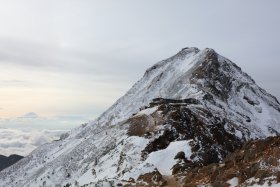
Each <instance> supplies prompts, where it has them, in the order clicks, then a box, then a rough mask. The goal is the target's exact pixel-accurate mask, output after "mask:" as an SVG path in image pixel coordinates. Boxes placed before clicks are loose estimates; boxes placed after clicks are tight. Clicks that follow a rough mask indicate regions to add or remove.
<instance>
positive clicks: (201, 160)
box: [0, 48, 280, 186]
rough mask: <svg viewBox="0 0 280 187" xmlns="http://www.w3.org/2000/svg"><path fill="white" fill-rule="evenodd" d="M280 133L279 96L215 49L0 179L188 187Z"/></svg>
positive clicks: (157, 72)
mask: <svg viewBox="0 0 280 187" xmlns="http://www.w3.org/2000/svg"><path fill="white" fill-rule="evenodd" d="M279 133H280V105H279V102H278V101H277V99H276V98H275V97H273V96H271V95H270V94H268V93H267V92H266V91H265V90H263V89H261V88H260V87H259V86H258V85H256V83H255V82H254V80H253V79H252V78H251V77H250V76H248V75H247V74H246V73H244V72H242V70H241V69H240V68H239V67H238V66H237V65H235V64H234V63H232V62H231V61H230V60H228V59H226V58H224V57H222V56H220V55H219V54H217V53H216V52H215V51H214V50H213V49H204V50H199V49H197V48H184V49H182V50H181V51H180V52H179V53H178V54H176V55H174V56H173V57H171V58H168V59H166V60H163V61H161V62H159V63H157V64H155V65H154V66H152V67H151V68H149V69H148V70H147V71H146V72H145V74H144V76H143V78H142V79H140V80H139V81H138V82H137V83H136V84H135V85H134V86H133V87H132V88H131V89H130V90H129V91H128V92H127V93H126V94H125V95H124V96H123V97H121V98H120V99H119V100H118V101H117V102H116V103H115V104H114V105H112V106H111V107H110V108H109V109H108V110H107V111H106V112H104V113H103V114H102V115H101V116H100V117H99V118H97V119H96V120H95V121H93V122H90V123H88V124H84V125H81V126H80V127H79V128H76V129H73V130H72V131H71V133H69V134H64V135H63V136H61V139H60V140H59V141H56V142H53V143H50V144H47V145H44V146H42V147H39V148H38V149H36V150H35V151H33V152H32V153H31V154H30V155H28V156H27V157H26V158H24V159H22V160H21V161H20V162H18V163H17V164H15V165H14V166H12V167H10V168H8V169H6V170H4V171H2V172H0V180H1V183H0V186H6V185H7V184H9V185H11V186H64V185H66V186H67V185H68V186H70V185H72V186H94V185H97V184H99V185H111V184H113V185H115V186H117V185H119V186H120V185H155V186H161V185H171V184H172V185H173V186H174V185H175V184H177V183H178V181H179V182H180V184H185V185H186V186H188V184H191V182H192V181H188V177H189V174H190V173H191V172H194V173H195V172H197V170H195V169H196V168H207V167H210V166H211V165H217V163H221V162H222V161H224V159H225V158H228V157H229V155H231V153H232V152H234V151H235V150H238V149H240V148H242V146H243V145H244V143H245V142H247V141H249V140H252V139H259V138H266V137H269V136H275V135H278V134H279ZM219 171H222V170H219ZM206 175H207V176H208V175H209V176H210V175H211V174H208V173H206V174H205V176H206ZM211 176H212V175H211ZM214 176H217V175H214ZM197 177H200V176H199V175H197ZM237 177H239V176H237ZM189 178H192V177H189ZM193 178H194V179H195V177H193ZM175 179H177V181H176V180H175ZM240 180H241V179H240ZM246 180H247V179H246ZM197 181H198V180H197ZM242 181H245V178H244V177H243V178H242ZM217 182H219V181H217ZM223 182H224V181H223ZM208 183H209V182H208ZM195 184H198V183H195ZM205 184H206V183H205ZM211 184H212V182H210V183H209V185H211ZM213 184H214V183H213ZM172 185H171V186H172Z"/></svg>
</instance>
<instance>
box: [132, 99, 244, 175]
mask: <svg viewBox="0 0 280 187" xmlns="http://www.w3.org/2000/svg"><path fill="white" fill-rule="evenodd" d="M196 104H198V101H196V100H188V99H185V100H171V99H162V98H161V99H156V100H155V101H153V102H152V103H151V106H153V107H154V106H158V109H157V111H155V112H154V113H153V114H151V115H150V116H147V115H143V116H141V117H140V116H136V117H132V118H131V119H130V120H129V121H130V122H132V121H133V122H134V123H132V124H131V128H129V130H128V134H129V135H131V134H132V132H134V133H133V135H138V136H139V135H140V136H144V137H146V138H152V137H153V138H152V139H151V141H150V143H149V144H148V145H147V146H146V148H145V149H144V150H143V152H142V156H143V158H146V156H147V155H148V154H149V153H151V152H154V151H157V150H161V149H165V148H166V147H167V146H168V145H169V144H170V142H173V141H181V140H193V141H192V142H191V143H190V144H191V146H192V152H193V154H192V155H191V158H190V159H191V160H195V161H193V162H190V161H189V160H187V159H185V160H184V161H183V163H180V168H178V166H177V167H176V171H177V172H179V171H184V170H185V169H187V168H189V167H195V166H201V165H208V164H211V163H218V162H220V161H221V160H223V159H224V158H225V157H226V156H227V155H228V154H229V153H231V152H233V151H234V150H236V149H237V148H240V147H241V145H242V144H243V142H244V140H242V139H240V138H238V137H236V136H235V134H234V131H235V130H234V124H230V122H229V121H227V119H223V118H221V116H219V117H218V116H215V115H214V114H212V112H211V111H209V110H207V109H204V108H200V107H199V105H196ZM204 117H207V118H208V120H207V121H205V120H204ZM148 118H149V120H148ZM139 119H141V120H140V121H138V122H139V124H141V126H140V125H139V127H141V128H140V129H138V131H137V132H138V133H135V131H136V130H135V124H136V122H135V121H137V120H139ZM148 121H149V122H148ZM151 124H152V125H151ZM225 125H227V126H231V127H232V132H233V133H231V132H229V131H228V130H226V129H225ZM151 126H152V128H151ZM160 127H162V128H160ZM143 129H148V131H145V132H144V131H143ZM159 129H160V130H159ZM139 132H140V133H139Z"/></svg>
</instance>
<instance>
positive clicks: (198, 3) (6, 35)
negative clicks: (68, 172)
mask: <svg viewBox="0 0 280 187" xmlns="http://www.w3.org/2000/svg"><path fill="white" fill-rule="evenodd" d="M279 7H280V2H279V1H277V0H266V1H264V0H262V1H260V0H246V1H244V0H231V1H224V0H213V1H206V0H204V1H202V0H193V1H190V0H141V1H136V0H118V1H116V0H106V1H101V0H99V1H97V0H59V1H58V0H24V1H22V0H8V1H7V0H0V25H1V29H0V66H1V69H0V118H1V121H0V127H1V124H2V126H5V127H7V124H8V126H9V125H10V127H13V126H18V125H15V124H22V123H21V122H20V121H18V120H17V119H21V118H19V117H20V116H23V115H25V114H26V113H29V112H34V113H37V115H38V116H37V118H36V120H35V121H34V122H33V123H32V122H30V123H29V124H32V126H36V124H38V126H37V127H38V128H57V129H67V128H68V127H69V128H72V127H73V126H76V125H78V124H79V123H81V122H86V121H87V120H89V119H93V118H95V117H97V116H98V115H99V114H100V113H102V112H103V111H104V110H105V109H106V108H108V107H109V106H110V105H111V104H113V102H114V101H115V100H116V99H117V98H119V97H120V96H122V95H123V94H124V93H125V92H126V91H127V90H128V89H129V88H130V87H131V86H132V84H133V83H134V82H136V81H137V80H138V79H139V78H140V77H141V76H142V75H143V74H144V71H145V70H146V69H147V68H148V67H149V66H151V65H152V64H154V63H156V62H158V61H160V60H162V59H165V58H167V57H170V56H172V55H174V54H175V53H177V52H178V51H179V50H180V49H181V48H183V47H187V46H195V47H198V48H201V49H203V48H206V47H210V48H214V49H215V50H216V51H217V52H218V53H220V54H221V55H223V56H225V57H227V58H229V59H231V60H232V61H234V62H235V63H237V64H238V65H239V66H240V67H241V68H242V69H243V70H244V71H245V72H247V73H249V74H250V75H251V76H252V77H253V78H254V79H255V80H256V82H257V83H258V84H259V85H260V86H262V87H263V88H265V89H266V90H267V91H268V92H270V93H272V94H273V95H275V96H277V97H278V98H280V89H279V83H278V81H279V80H280V74H279V73H278V72H279V70H280V63H279V62H280V47H279V43H280V37H279V33H280V13H279ZM38 119H40V120H38ZM42 119H44V123H43V122H42ZM55 123H57V124H59V125H56V126H55V125H54V124H55ZM34 124H35V125H34ZM24 125H27V124H26V123H24ZM54 126H55V127H54Z"/></svg>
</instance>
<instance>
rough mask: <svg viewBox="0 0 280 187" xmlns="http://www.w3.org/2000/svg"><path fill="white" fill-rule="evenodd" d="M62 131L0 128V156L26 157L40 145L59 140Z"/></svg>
mask: <svg viewBox="0 0 280 187" xmlns="http://www.w3.org/2000/svg"><path fill="white" fill-rule="evenodd" d="M64 132H66V131H62V130H32V131H30V130H29V131H27V130H20V129H5V128H0V154H2V155H5V156H9V155H11V154H18V155H22V156H26V155H28V154H29V153H30V152H31V151H33V150H34V149H35V148H37V147H38V146H40V145H43V144H45V143H48V142H51V141H53V140H57V139H59V137H60V135H61V134H62V133H64Z"/></svg>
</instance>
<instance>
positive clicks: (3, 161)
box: [0, 155, 23, 171]
mask: <svg viewBox="0 0 280 187" xmlns="http://www.w3.org/2000/svg"><path fill="white" fill-rule="evenodd" d="M22 158H23V156H20V155H10V156H8V157H7V156H4V155H0V171H2V170H3V169H5V168H7V167H9V166H11V165H13V164H14V163H16V162H17V161H19V160H20V159H22Z"/></svg>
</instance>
